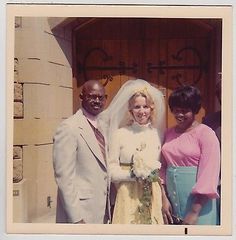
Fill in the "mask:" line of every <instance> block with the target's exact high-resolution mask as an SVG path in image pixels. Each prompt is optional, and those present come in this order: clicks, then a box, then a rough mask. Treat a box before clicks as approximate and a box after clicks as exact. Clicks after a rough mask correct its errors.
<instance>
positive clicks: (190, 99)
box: [168, 86, 201, 114]
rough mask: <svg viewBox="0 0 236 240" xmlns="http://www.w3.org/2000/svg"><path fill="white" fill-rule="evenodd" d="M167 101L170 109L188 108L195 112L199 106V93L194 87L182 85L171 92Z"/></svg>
mask: <svg viewBox="0 0 236 240" xmlns="http://www.w3.org/2000/svg"><path fill="white" fill-rule="evenodd" d="M168 102H169V107H170V110H171V111H173V109H174V108H185V109H187V108H188V109H191V110H192V112H193V113H194V114H197V113H198V112H199V110H200V108H201V93H200V91H199V89H198V88H196V87H193V86H182V87H179V88H177V89H176V90H174V91H173V92H172V93H171V95H170V97H169V100H168Z"/></svg>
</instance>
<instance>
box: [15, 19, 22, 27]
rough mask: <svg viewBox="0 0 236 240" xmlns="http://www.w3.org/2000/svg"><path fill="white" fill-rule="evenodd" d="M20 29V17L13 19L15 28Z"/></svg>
mask: <svg viewBox="0 0 236 240" xmlns="http://www.w3.org/2000/svg"><path fill="white" fill-rule="evenodd" d="M20 27H22V17H15V28H20Z"/></svg>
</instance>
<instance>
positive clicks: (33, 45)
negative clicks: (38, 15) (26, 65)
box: [15, 27, 48, 59]
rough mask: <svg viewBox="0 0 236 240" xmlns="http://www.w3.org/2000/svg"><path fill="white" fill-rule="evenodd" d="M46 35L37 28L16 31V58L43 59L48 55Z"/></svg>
mask: <svg viewBox="0 0 236 240" xmlns="http://www.w3.org/2000/svg"><path fill="white" fill-rule="evenodd" d="M44 36H45V33H44V32H43V31H42V30H40V29H38V28H37V27H35V28H17V29H16V30H15V57H17V58H19V59H20V58H35V59H42V58H44V56H45V55H46V53H45V52H46V51H47V50H48V49H47V46H46V44H47V43H46V39H45V38H44Z"/></svg>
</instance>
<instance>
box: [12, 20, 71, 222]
mask: <svg viewBox="0 0 236 240" xmlns="http://www.w3.org/2000/svg"><path fill="white" fill-rule="evenodd" d="M71 45H72V44H71V27H70V26H63V27H58V28H55V29H54V30H52V29H51V28H50V26H49V24H48V18H43V17H23V18H22V17H17V18H16V21H15V59H14V61H15V66H14V73H15V75H14V146H13V152H14V153H13V182H14V184H17V186H19V183H21V182H22V183H23V182H24V185H25V186H26V187H24V188H23V189H25V190H24V191H27V193H25V196H27V203H28V204H27V206H24V208H27V209H26V212H27V214H28V218H27V219H28V221H29V222H34V221H37V219H38V218H40V217H42V216H43V215H48V214H49V215H51V216H52V217H54V215H55V207H56V189H57V188H56V184H55V181H54V174H53V168H52V143H53V135H54V132H55V129H56V127H57V126H58V124H59V122H61V121H62V120H63V119H65V118H67V117H68V116H70V115H71V114H72V99H73V97H72V66H71V62H72V54H71V52H72V46H71ZM48 199H50V204H48V203H49V202H48ZM14 200H15V199H14ZM14 204H16V205H17V201H15V203H14ZM15 209H18V210H17V211H21V210H19V209H20V208H19V206H18V207H16V208H15ZM13 211H14V209H13ZM22 212H25V209H24V210H22ZM14 214H15V215H19V212H17V213H14ZM24 219H26V218H24Z"/></svg>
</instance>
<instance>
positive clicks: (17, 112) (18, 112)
mask: <svg viewBox="0 0 236 240" xmlns="http://www.w3.org/2000/svg"><path fill="white" fill-rule="evenodd" d="M23 117H24V113H23V103H21V102H14V118H23Z"/></svg>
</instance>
